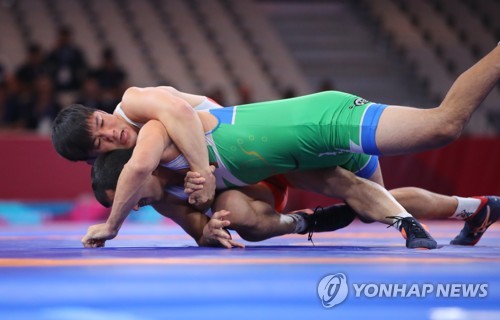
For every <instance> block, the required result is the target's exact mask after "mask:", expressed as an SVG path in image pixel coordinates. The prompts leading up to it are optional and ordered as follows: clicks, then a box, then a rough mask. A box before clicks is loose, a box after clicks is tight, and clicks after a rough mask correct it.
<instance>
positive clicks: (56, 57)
mask: <svg viewBox="0 0 500 320" xmlns="http://www.w3.org/2000/svg"><path fill="white" fill-rule="evenodd" d="M47 63H48V65H49V68H50V72H51V75H52V79H53V81H54V83H55V85H56V89H57V90H58V91H74V90H78V89H79V88H80V86H81V83H82V81H83V78H84V77H85V75H86V72H87V63H86V60H85V57H84V55H83V53H82V51H81V50H80V49H79V48H78V47H77V46H75V45H74V44H73V39H72V31H71V29H69V28H68V27H61V28H60V29H59V34H58V38H57V42H56V45H55V47H54V49H53V50H52V51H51V52H50V53H49V56H48V58H47Z"/></svg>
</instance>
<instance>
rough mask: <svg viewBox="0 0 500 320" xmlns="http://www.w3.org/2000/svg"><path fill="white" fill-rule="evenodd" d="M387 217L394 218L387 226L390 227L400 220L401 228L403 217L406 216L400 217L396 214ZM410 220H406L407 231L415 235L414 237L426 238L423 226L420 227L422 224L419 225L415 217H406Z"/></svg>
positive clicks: (402, 226)
mask: <svg viewBox="0 0 500 320" xmlns="http://www.w3.org/2000/svg"><path fill="white" fill-rule="evenodd" d="M386 218H388V219H395V220H396V221H394V222H393V223H392V224H390V225H388V226H387V228H390V227H392V226H394V225H395V224H397V223H398V222H401V225H400V226H401V228H404V225H403V221H405V219H406V218H407V217H406V218H402V217H398V216H389V217H386ZM408 220H410V221H409V222H408V224H406V226H407V229H408V230H407V231H408V232H407V233H412V234H414V235H415V237H416V238H427V234H426V233H425V230H424V228H422V226H420V224H419V223H418V222H417V221H416V220H415V219H408Z"/></svg>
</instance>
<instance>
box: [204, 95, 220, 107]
mask: <svg viewBox="0 0 500 320" xmlns="http://www.w3.org/2000/svg"><path fill="white" fill-rule="evenodd" d="M207 99H208V100H210V101H212V102H213V103H215V104H216V105H218V106H221V107H222V105H221V104H219V103H218V102H217V101H215V100H214V99H212V98H210V97H207Z"/></svg>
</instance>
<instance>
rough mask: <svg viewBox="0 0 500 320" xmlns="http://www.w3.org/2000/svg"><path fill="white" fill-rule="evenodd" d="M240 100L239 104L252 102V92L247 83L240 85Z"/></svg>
mask: <svg viewBox="0 0 500 320" xmlns="http://www.w3.org/2000/svg"><path fill="white" fill-rule="evenodd" d="M238 98H239V100H240V101H239V104H245V103H251V102H253V101H252V90H251V89H250V87H249V86H247V85H246V83H243V82H240V83H239V84H238Z"/></svg>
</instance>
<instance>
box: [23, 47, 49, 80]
mask: <svg viewBox="0 0 500 320" xmlns="http://www.w3.org/2000/svg"><path fill="white" fill-rule="evenodd" d="M47 73H48V68H47V64H46V63H45V59H44V56H43V52H42V48H41V47H40V46H39V45H38V44H36V43H32V44H30V45H29V46H28V48H27V49H26V58H25V61H24V62H23V63H22V64H21V65H20V66H19V67H18V68H17V70H16V77H17V79H18V80H19V82H20V84H21V85H22V86H26V87H27V88H26V89H27V90H34V85H35V81H36V79H37V78H38V77H39V76H40V75H42V74H47Z"/></svg>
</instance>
